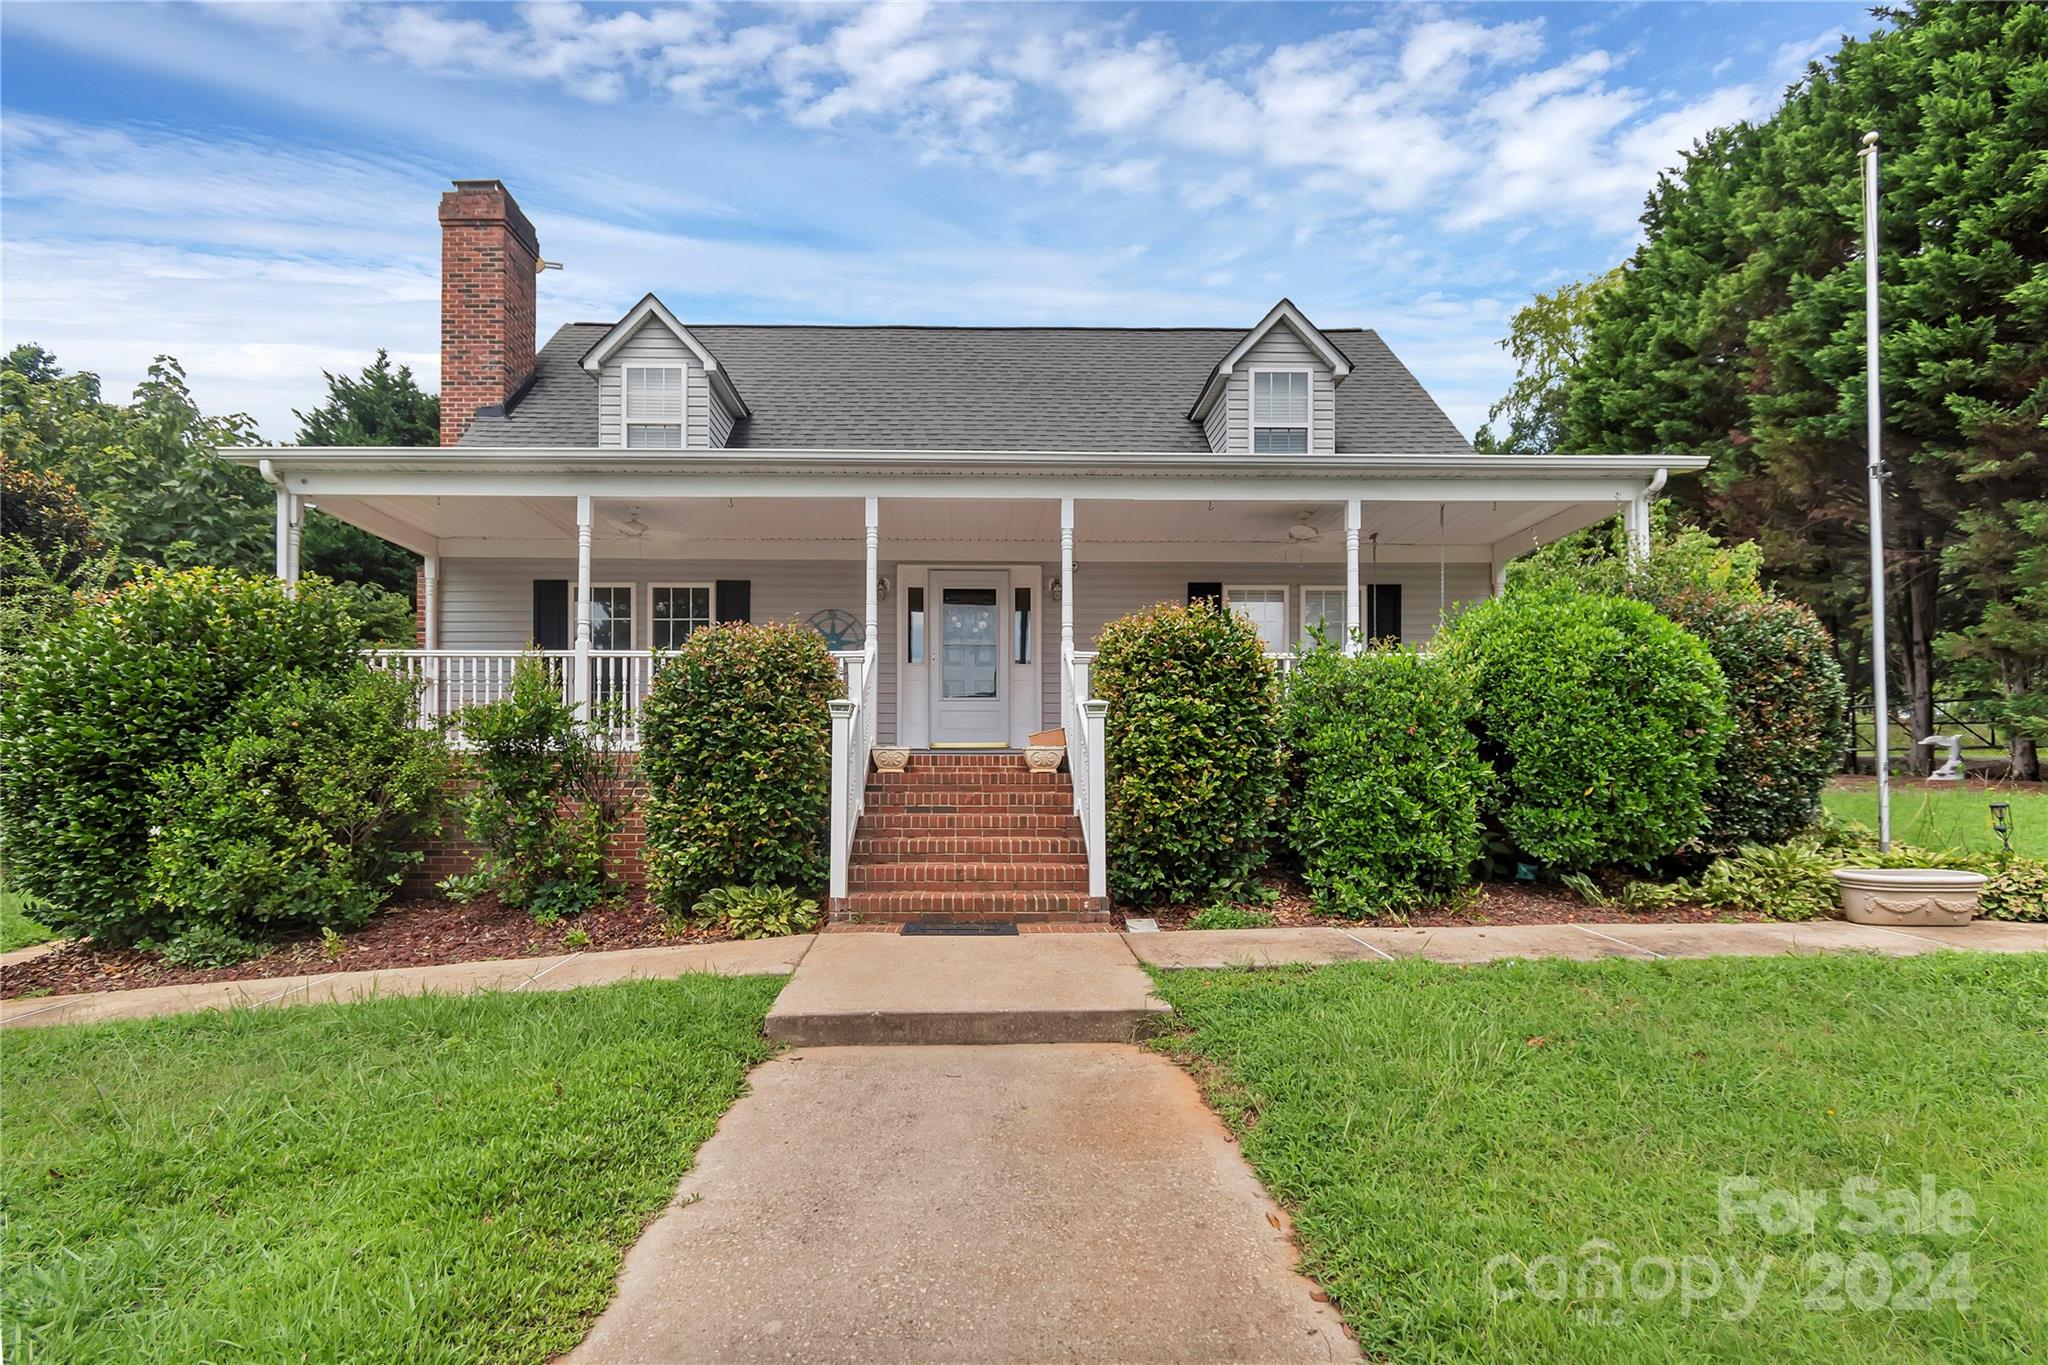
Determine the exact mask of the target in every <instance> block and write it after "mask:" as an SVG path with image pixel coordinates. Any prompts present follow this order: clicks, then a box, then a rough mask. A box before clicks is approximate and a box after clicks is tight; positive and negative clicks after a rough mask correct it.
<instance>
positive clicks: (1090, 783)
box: [1060, 649, 1109, 897]
mask: <svg viewBox="0 0 2048 1365" xmlns="http://www.w3.org/2000/svg"><path fill="white" fill-rule="evenodd" d="M1094 664H1095V654H1094V652H1093V651H1092V650H1079V649H1070V650H1068V651H1067V653H1066V658H1065V660H1064V661H1063V665H1064V667H1063V670H1062V672H1063V676H1062V677H1061V679H1060V723H1061V725H1063V726H1064V727H1065V729H1066V732H1067V768H1068V770H1069V776H1070V777H1071V779H1072V781H1073V787H1074V814H1075V816H1076V817H1078V818H1079V820H1080V821H1081V839H1082V846H1083V848H1084V849H1086V851H1087V854H1088V894H1089V895H1090V896H1094V897H1107V896H1108V895H1109V849H1108V819H1107V815H1108V812H1107V810H1106V805H1107V800H1108V793H1107V787H1108V781H1107V778H1106V776H1105V770H1104V748H1105V745H1106V743H1107V732H1108V728H1109V703H1108V702H1106V701H1103V700H1101V699H1100V698H1097V697H1093V696H1091V695H1089V690H1088V689H1089V681H1088V674H1089V671H1090V669H1091V668H1093V666H1094Z"/></svg>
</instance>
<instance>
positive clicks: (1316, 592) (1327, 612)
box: [1301, 588, 1344, 653]
mask: <svg viewBox="0 0 2048 1365" xmlns="http://www.w3.org/2000/svg"><path fill="white" fill-rule="evenodd" d="M1317 626H1321V627H1322V628H1323V638H1324V639H1325V640H1328V641H1329V642H1330V643H1331V644H1333V645H1341V644H1343V643H1344V589H1342V588H1303V589H1302V590H1301V648H1302V651H1303V652H1304V653H1306V652H1307V651H1308V650H1311V649H1313V648H1315V636H1314V635H1313V634H1312V633H1311V632H1312V631H1314V630H1315V628H1316V627H1317Z"/></svg>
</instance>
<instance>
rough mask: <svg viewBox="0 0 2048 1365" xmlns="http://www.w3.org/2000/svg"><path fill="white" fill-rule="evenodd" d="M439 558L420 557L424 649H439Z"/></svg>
mask: <svg viewBox="0 0 2048 1365" xmlns="http://www.w3.org/2000/svg"><path fill="white" fill-rule="evenodd" d="M440 600H441V556H440V555H438V554H431V555H422V556H421V557H420V641H421V644H422V646H423V647H424V648H427V649H439V648H440V647H441V605H440Z"/></svg>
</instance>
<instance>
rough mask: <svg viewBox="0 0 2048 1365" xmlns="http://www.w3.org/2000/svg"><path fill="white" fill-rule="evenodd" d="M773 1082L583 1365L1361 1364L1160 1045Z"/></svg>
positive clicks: (619, 1300)
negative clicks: (709, 1364)
mask: <svg viewBox="0 0 2048 1365" xmlns="http://www.w3.org/2000/svg"><path fill="white" fill-rule="evenodd" d="M855 937H865V936H855ZM1046 937H1047V938H1051V937H1054V936H1051V935H1048V936H1046ZM1091 937H1092V936H1091ZM954 941H955V942H958V941H959V940H954ZM1043 941H1044V940H1042V939H1041V940H1037V941H1036V943H1035V945H1034V946H1037V945H1040V944H1042V943H1043ZM805 970H808V967H806V969H805ZM792 984H794V983H792ZM750 1086H751V1088H750V1091H749V1093H748V1094H747V1095H746V1097H745V1098H743V1099H742V1100H741V1101H740V1102H739V1103H738V1104H737V1105H735V1106H734V1107H733V1109H732V1110H731V1111H730V1112H729V1113H728V1114H727V1115H726V1116H725V1118H724V1120H723V1121H722V1122H721V1123H720V1124H719V1126H718V1131H717V1133H716V1134H714V1135H713V1136H712V1138H711V1140H710V1141H709V1142H707V1143H705V1144H704V1146H703V1147H702V1148H701V1149H700V1150H699V1151H698V1153H697V1162H696V1166H695V1168H694V1169H693V1170H692V1171H691V1173H690V1174H689V1176H688V1177H686V1178H685V1179H684V1181H683V1183H682V1186H681V1188H680V1189H678V1190H677V1192H676V1198H675V1202H674V1203H672V1204H671V1205H670V1206H669V1209H668V1211H667V1212H666V1213H665V1214H663V1215H662V1217H661V1218H660V1219H659V1220H658V1221H656V1222H655V1224H654V1225H653V1226H652V1227H651V1228H649V1229H648V1231H647V1233H646V1235H645V1236H643V1237H642V1238H641V1239H640V1241H639V1243H638V1244H637V1245H635V1246H634V1247H633V1249H632V1250H631V1251H630V1252H629V1253H628V1254H627V1257H626V1265H625V1270H624V1273H623V1274H622V1276H621V1277H620V1281H619V1292H618V1296H617V1297H616V1298H615V1299H614V1300H613V1301H612V1305H611V1307H609V1308H608V1309H606V1310H605V1312H604V1315H603V1316H602V1317H601V1318H599V1319H598V1322H597V1325H596V1327H595V1328H594V1329H593V1330H592V1331H591V1333H590V1335H589V1337H588V1338H586V1339H585V1341H584V1343H583V1345H582V1346H580V1347H579V1348H578V1349H577V1350H576V1351H575V1352H574V1353H573V1354H572V1355H571V1356H570V1361H571V1362H572V1363H576V1365H611V1362H620V1363H621V1365H624V1363H625V1362H659V1361H676V1362H683V1361H688V1362H698V1361H712V1360H716V1361H726V1362H745V1361H789V1360H800V1361H809V1362H830V1361H879V1360H886V1361H891V1362H908V1361H1003V1362H1009V1361H1039V1360H1077V1361H1188V1362H1197V1361H1202V1362H1206V1361H1250V1360H1257V1361H1274V1362H1281V1361H1331V1360H1356V1359H1357V1358H1358V1354H1357V1349H1356V1347H1355V1346H1354V1345H1353V1344H1352V1342H1351V1341H1350V1340H1349V1338H1347V1337H1346V1336H1345V1334H1344V1331H1343V1328H1342V1326H1341V1323H1340V1320H1339V1318H1338V1316H1337V1314H1336V1313H1335V1312H1334V1311H1333V1310H1331V1309H1330V1308H1329V1307H1328V1306H1327V1305H1326V1304H1323V1303H1319V1302H1318V1301H1317V1300H1316V1297H1315V1291H1314V1289H1313V1286H1311V1285H1310V1284H1309V1283H1308V1282H1307V1281H1306V1280H1304V1279H1302V1278H1301V1277H1300V1276H1299V1275H1298V1274H1297V1273H1296V1272H1295V1269H1294V1251H1293V1247H1292V1245H1291V1243H1290V1241H1289V1237H1288V1232H1287V1227H1288V1224H1287V1221H1286V1219H1285V1217H1284V1215H1282V1213H1281V1212H1280V1210H1279V1209H1278V1208H1277V1207H1276V1206H1275V1205H1274V1204H1273V1202H1272V1200H1271V1199H1270V1198H1269V1197H1268V1196H1267V1195H1266V1193H1265V1191H1264V1190H1263V1189H1262V1188H1261V1187H1260V1185H1259V1183H1258V1180H1257V1178H1256V1177H1255V1176H1254V1175H1253V1174H1252V1172H1251V1169H1250V1168H1249V1167H1248V1166H1247V1165H1246V1164H1245V1163H1244V1160H1243V1158H1242V1157H1240V1156H1239V1155H1238V1152H1237V1149H1236V1147H1235V1145H1234V1144H1233V1143H1232V1142H1231V1140H1230V1137H1229V1135H1228V1134H1227V1133H1226V1131H1225V1130H1224V1128H1223V1125H1222V1124H1221V1123H1220V1122H1219V1121H1218V1120H1217V1119H1216V1117H1215V1116H1214V1115H1213V1114H1211V1113H1210V1112H1209V1110H1208V1109H1207V1107H1206V1106H1204V1104H1203V1103H1202V1099H1201V1096H1200V1094H1199V1093H1198V1092H1197V1090H1196V1088H1195V1085H1194V1083H1193V1082H1192V1081H1191V1080H1190V1079H1189V1078H1188V1077H1187V1075H1186V1074H1185V1073H1184V1072H1182V1071H1181V1070H1180V1068H1178V1067H1176V1066H1174V1065H1173V1064H1172V1063H1170V1062H1168V1061H1167V1060H1165V1059H1164V1058H1162V1057H1158V1056H1154V1055H1151V1054H1148V1053H1145V1052H1143V1051H1141V1050H1139V1049H1137V1048H1134V1047H1128V1046H1119V1045H1103V1044H1078V1045H1065V1046H1022V1047H845V1048H814V1049H807V1050H802V1051H797V1052H792V1053H788V1054H785V1055H784V1056H782V1057H780V1058H778V1059H776V1060H775V1061H772V1062H769V1063H768V1064H767V1065H765V1066H762V1067H760V1068H758V1069H757V1070H756V1071H755V1072H754V1073H753V1076H752V1077H751V1079H750Z"/></svg>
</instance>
